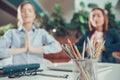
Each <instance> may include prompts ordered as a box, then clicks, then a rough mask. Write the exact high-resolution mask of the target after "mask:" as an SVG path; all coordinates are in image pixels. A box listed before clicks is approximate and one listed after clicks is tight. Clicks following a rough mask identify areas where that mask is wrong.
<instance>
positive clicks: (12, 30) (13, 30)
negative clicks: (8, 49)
mask: <svg viewBox="0 0 120 80" xmlns="http://www.w3.org/2000/svg"><path fill="white" fill-rule="evenodd" d="M15 31H17V29H9V30H7V31H6V32H5V33H12V32H15Z"/></svg>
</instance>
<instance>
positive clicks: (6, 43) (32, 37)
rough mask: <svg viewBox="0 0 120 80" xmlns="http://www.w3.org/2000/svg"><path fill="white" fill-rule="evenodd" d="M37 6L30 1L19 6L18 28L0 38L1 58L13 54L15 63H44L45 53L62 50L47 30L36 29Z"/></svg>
mask: <svg viewBox="0 0 120 80" xmlns="http://www.w3.org/2000/svg"><path fill="white" fill-rule="evenodd" d="M35 18H36V14H35V8H34V6H33V5H32V3H30V2H23V3H22V4H20V6H19V7H18V23H19V25H20V26H19V27H18V29H11V30H9V31H7V32H6V33H5V34H4V35H3V37H2V38H1V40H0V58H7V57H9V56H13V59H12V62H13V64H15V65H17V64H28V63H40V64H42V58H43V53H46V54H48V53H57V52H59V51H61V50H62V48H61V46H60V44H59V43H58V41H56V40H55V39H54V37H53V36H51V35H50V34H49V33H48V32H47V31H46V30H44V29H36V27H35V25H34V21H35ZM10 47H11V48H10Z"/></svg>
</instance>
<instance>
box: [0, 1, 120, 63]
mask: <svg viewBox="0 0 120 80" xmlns="http://www.w3.org/2000/svg"><path fill="white" fill-rule="evenodd" d="M23 1H30V2H31V3H32V4H33V5H34V6H35V9H36V13H37V19H36V21H35V25H36V27H37V28H45V29H46V30H47V31H48V32H49V33H50V34H52V35H53V36H54V37H55V38H56V39H57V40H58V41H59V42H60V43H61V44H63V43H67V40H66V39H67V38H70V39H71V41H72V43H74V42H76V41H77V40H78V39H79V38H80V37H81V35H83V34H84V33H85V31H86V30H87V29H88V24H87V22H88V15H89V12H90V11H91V9H92V8H94V7H100V8H103V9H104V10H105V11H106V13H107V15H108V18H109V28H115V29H116V30H117V31H118V32H119V33H120V0H0V36H2V35H3V34H4V33H5V32H6V31H7V30H8V29H11V28H17V7H18V5H19V4H20V3H22V2H23ZM44 56H45V58H47V59H49V60H51V61H52V62H62V61H69V60H70V59H69V58H68V57H67V56H66V55H65V53H64V51H62V52H60V53H57V54H47V55H46V54H45V55H44Z"/></svg>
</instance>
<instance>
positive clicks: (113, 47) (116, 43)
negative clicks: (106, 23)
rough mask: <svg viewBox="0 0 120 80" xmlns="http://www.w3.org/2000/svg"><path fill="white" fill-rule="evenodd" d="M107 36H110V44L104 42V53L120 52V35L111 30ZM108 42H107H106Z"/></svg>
mask: <svg viewBox="0 0 120 80" xmlns="http://www.w3.org/2000/svg"><path fill="white" fill-rule="evenodd" d="M109 33H110V34H109V35H110V37H111V38H110V39H111V41H110V42H106V43H107V44H106V47H105V50H106V51H110V52H113V51H120V35H119V33H117V31H116V30H115V29H112V30H110V31H109ZM108 41H109V40H108Z"/></svg>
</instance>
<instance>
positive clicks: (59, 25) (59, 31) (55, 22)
mask: <svg viewBox="0 0 120 80" xmlns="http://www.w3.org/2000/svg"><path fill="white" fill-rule="evenodd" d="M53 9H54V10H55V12H53V13H52V20H51V26H53V28H54V29H56V33H55V35H56V36H66V35H67V30H66V28H65V24H66V23H65V20H64V19H63V17H62V16H61V14H62V12H61V6H60V5H59V4H55V5H54V6H53Z"/></svg>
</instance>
